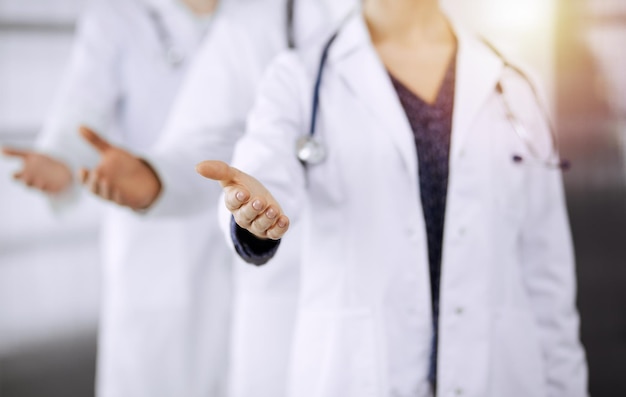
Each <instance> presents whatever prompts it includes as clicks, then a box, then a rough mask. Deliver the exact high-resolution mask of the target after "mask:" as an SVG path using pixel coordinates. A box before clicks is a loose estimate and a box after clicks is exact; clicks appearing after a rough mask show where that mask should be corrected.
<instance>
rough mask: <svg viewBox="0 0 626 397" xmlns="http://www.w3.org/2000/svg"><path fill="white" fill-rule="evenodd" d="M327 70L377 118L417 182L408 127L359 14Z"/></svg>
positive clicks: (346, 29) (343, 35) (343, 32)
mask: <svg viewBox="0 0 626 397" xmlns="http://www.w3.org/2000/svg"><path fill="white" fill-rule="evenodd" d="M329 67H332V68H333V69H335V70H336V71H337V73H338V75H339V76H340V78H341V79H342V80H343V81H344V82H345V83H346V84H347V86H348V87H349V89H350V90H351V91H352V93H353V94H354V100H355V101H359V102H361V103H363V104H364V106H365V107H366V108H367V110H368V112H369V113H370V114H371V115H372V116H373V117H374V118H376V121H378V123H376V124H375V126H376V127H378V128H381V129H382V130H383V131H382V133H384V134H386V135H388V136H389V137H390V139H392V140H393V142H394V143H395V146H396V147H397V149H398V151H399V153H400V155H401V157H402V159H403V161H404V163H405V165H406V167H407V169H408V171H409V172H410V173H411V175H412V176H413V177H414V178H413V180H417V154H416V150H415V143H414V141H413V133H412V131H411V127H410V125H409V122H408V119H407V117H406V114H405V113H404V110H403V108H402V105H401V104H400V100H399V99H398V96H397V94H396V91H395V89H394V88H393V85H392V83H391V80H390V78H389V75H388V73H387V70H386V69H385V66H384V65H383V64H382V62H381V61H380V59H379V57H378V55H377V54H376V51H375V49H374V47H373V46H372V44H371V40H370V36H369V33H368V31H367V28H366V26H365V23H364V21H363V18H362V16H361V14H358V15H357V16H354V17H352V18H351V19H350V20H349V21H348V22H347V23H346V25H345V26H344V27H343V29H342V30H341V32H340V34H339V36H338V37H337V41H336V42H335V44H334V48H333V49H332V51H331V53H330V56H329ZM376 127H375V128H376Z"/></svg>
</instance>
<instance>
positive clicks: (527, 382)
mask: <svg viewBox="0 0 626 397" xmlns="http://www.w3.org/2000/svg"><path fill="white" fill-rule="evenodd" d="M447 20H448V19H447V18H446V17H445V16H444V15H443V13H442V12H441V11H440V10H439V8H438V5H437V2H436V1H435V0H413V1H400V0H398V1H393V2H388V1H387V2H385V1H383V0H366V1H365V3H364V10H363V16H361V15H357V16H355V17H353V18H351V19H350V20H349V21H348V22H347V23H346V24H345V25H344V26H343V28H342V29H341V30H340V32H339V34H338V36H337V38H336V40H335V42H334V43H333V44H332V45H331V47H330V50H329V53H328V59H327V62H326V66H325V68H324V74H323V78H322V83H321V90H320V102H319V106H320V108H319V114H318V118H317V129H316V132H315V135H314V137H315V139H316V140H317V142H319V143H320V144H322V145H323V146H324V147H325V148H326V158H325V160H324V161H322V162H321V163H314V162H311V163H305V164H303V163H302V162H301V161H300V159H299V158H298V157H297V155H296V141H297V140H298V139H299V138H302V137H303V136H306V135H307V134H308V129H309V123H310V117H311V115H312V93H313V87H314V83H315V80H316V78H315V76H316V74H317V71H318V65H319V64H320V54H321V52H322V51H321V48H322V45H318V46H315V47H314V48H311V49H308V50H306V51H298V52H295V53H289V54H286V55H285V56H282V57H281V58H280V59H278V60H277V61H275V63H274V64H273V65H272V67H271V69H270V72H269V73H268V75H267V79H266V80H265V81H264V83H263V84H262V86H261V89H260V93H259V97H258V98H257V103H256V105H255V108H254V110H253V111H252V114H251V116H250V119H249V125H248V130H247V134H246V136H244V137H243V138H242V139H241V140H240V142H239V143H238V146H237V149H236V151H235V155H234V160H233V165H234V167H236V168H233V167H229V166H228V165H226V164H224V163H221V162H219V161H207V162H205V163H202V164H200V165H199V166H198V170H199V172H200V173H201V174H203V175H204V176H207V177H209V178H212V179H215V180H219V181H220V183H221V185H222V186H223V188H224V192H225V200H226V207H227V208H228V209H229V210H230V212H228V211H224V212H225V214H224V215H225V218H224V221H225V222H226V223H228V224H229V226H227V228H230V233H229V237H231V236H234V237H233V240H234V242H235V243H236V244H235V245H236V246H237V249H238V252H240V253H241V255H242V256H243V257H245V258H246V259H247V260H249V261H251V262H255V263H262V262H264V261H267V260H269V263H267V264H266V265H265V266H270V267H271V266H272V261H271V259H270V258H271V256H272V254H273V250H276V249H278V252H280V249H281V246H280V245H281V244H282V242H281V241H280V240H277V239H279V238H280V237H282V236H283V235H285V232H286V230H287V229H288V227H289V224H290V223H292V224H293V225H299V226H298V227H302V228H303V233H302V234H303V236H304V238H303V240H302V252H301V256H300V260H301V261H302V270H301V284H300V289H301V291H300V298H299V309H298V320H297V326H296V333H295V347H294V352H293V362H292V368H291V369H292V372H291V377H290V390H289V392H290V393H289V395H290V396H292V397H309V396H310V397H313V396H315V397H364V396H377V397H383V396H403V397H404V396H407V397H408V396H411V397H416V396H431V395H433V394H434V392H435V390H436V394H437V395H441V396H471V397H502V396H507V397H547V396H551V397H555V396H559V397H575V396H576V397H578V396H581V397H582V396H585V395H587V389H586V385H587V368H586V361H585V354H584V351H583V348H582V346H581V344H580V342H579V334H578V332H579V317H578V314H577V310H576V307H575V292H576V287H575V286H576V282H575V272H574V262H573V252H572V244H571V240H570V235H569V226H568V221H567V215H566V208H565V202H564V196H563V190H562V184H561V175H560V172H559V170H558V169H556V168H554V167H551V166H548V165H547V164H544V163H545V162H547V161H548V160H554V159H553V158H551V156H550V153H551V150H552V142H551V140H550V133H549V131H548V128H547V126H546V122H545V118H544V117H543V113H542V111H541V110H540V107H539V105H538V102H537V101H536V98H535V97H534V95H533V93H532V92H531V89H530V87H529V84H528V83H527V81H526V80H525V79H523V78H522V77H520V75H519V74H518V73H516V72H514V71H513V70H512V69H511V68H510V67H505V64H504V62H503V59H501V58H500V57H498V56H496V54H495V53H494V51H492V50H491V49H490V48H488V47H487V46H486V45H485V44H484V43H482V42H481V41H479V40H477V39H476V38H474V36H473V35H471V34H469V33H467V32H465V31H464V30H463V29H462V28H461V27H460V26H459V25H458V24H453V25H451V24H448V22H446V21H447ZM414 46H416V47H414ZM415 48H418V50H416V49H415ZM398 50H399V51H398ZM454 59H456V62H453V61H452V60H454ZM449 63H450V64H454V65H455V70H456V71H455V73H454V78H455V83H454V108H453V113H452V116H451V117H452V127H451V144H450V146H449V175H448V185H447V202H446V207H445V227H444V232H443V236H442V240H441V244H442V252H443V255H442V259H441V279H440V286H439V288H440V298H439V312H438V313H439V320H438V328H437V329H438V335H439V342H438V351H437V352H436V357H437V366H436V369H437V372H436V379H435V380H434V381H433V380H432V379H430V378H429V375H430V374H431V364H432V362H433V361H432V358H433V352H434V351H435V350H434V346H433V330H434V328H433V313H434V309H433V302H432V297H431V282H430V275H429V273H430V271H429V270H430V269H429V252H428V247H429V244H428V238H427V237H428V236H427V234H428V233H427V230H426V225H425V223H426V222H425V213H424V211H423V209H422V204H423V203H422V199H421V197H422V196H421V192H420V178H421V174H420V170H419V169H418V153H417V150H416V144H415V142H414V137H413V131H412V126H411V125H410V123H409V118H408V117H407V114H406V113H405V111H404V110H403V105H402V104H401V102H400V100H399V96H398V94H397V93H396V91H395V90H394V84H393V83H392V79H391V78H390V73H391V74H392V75H393V76H394V77H395V78H399V79H400V81H402V82H404V83H406V85H407V86H408V87H410V89H411V90H413V91H415V92H417V93H418V94H419V95H420V96H421V97H422V98H431V99H432V98H433V97H436V96H437V86H438V85H439V83H438V82H441V81H445V79H444V78H443V77H442V75H443V74H444V72H443V70H445V69H446V67H449V66H446V65H448V64H449ZM413 72H415V73H413ZM441 84H442V85H443V83H441ZM500 87H502V88H503V90H504V95H506V99H507V103H508V104H509V106H510V107H511V108H512V110H513V113H514V114H515V119H516V120H517V121H519V122H522V123H523V125H524V126H525V128H526V129H527V130H528V131H529V133H530V135H531V141H530V142H531V145H529V144H528V142H525V141H524V140H522V139H520V137H519V136H518V135H517V134H516V133H515V131H514V129H513V125H512V123H511V122H510V120H508V119H507V116H506V112H505V106H504V104H503V101H502V96H501V95H500V94H499V93H498V91H499V88H500ZM426 100H428V99H426ZM428 101H429V103H430V100H428ZM531 149H533V150H535V151H536V152H537V153H534V154H533V153H531ZM544 160H545V161H544ZM251 175H252V176H254V177H256V178H257V179H255V178H253V177H252V176H251ZM270 192H271V193H270ZM231 214H232V218H231ZM235 222H236V224H235ZM285 236H288V233H287V234H286V235H285ZM272 240H274V241H272Z"/></svg>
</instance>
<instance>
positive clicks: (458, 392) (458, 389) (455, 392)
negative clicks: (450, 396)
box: [454, 388, 463, 396]
mask: <svg viewBox="0 0 626 397" xmlns="http://www.w3.org/2000/svg"><path fill="white" fill-rule="evenodd" d="M454 395H455V396H462V395H463V389H461V388H456V389H454Z"/></svg>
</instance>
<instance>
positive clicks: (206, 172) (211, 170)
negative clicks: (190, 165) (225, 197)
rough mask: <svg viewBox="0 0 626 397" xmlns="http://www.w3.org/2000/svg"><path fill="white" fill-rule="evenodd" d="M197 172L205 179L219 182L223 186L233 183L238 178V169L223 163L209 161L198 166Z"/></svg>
mask: <svg viewBox="0 0 626 397" xmlns="http://www.w3.org/2000/svg"><path fill="white" fill-rule="evenodd" d="M196 172H197V173H198V174H200V175H202V176H203V177H205V178H208V179H213V180H215V181H219V182H221V183H222V185H225V184H227V183H228V182H232V181H233V180H234V179H235V178H236V176H237V169H236V168H233V167H231V166H229V165H228V164H226V163H225V162H223V161H217V160H208V161H203V162H201V163H200V164H198V165H196Z"/></svg>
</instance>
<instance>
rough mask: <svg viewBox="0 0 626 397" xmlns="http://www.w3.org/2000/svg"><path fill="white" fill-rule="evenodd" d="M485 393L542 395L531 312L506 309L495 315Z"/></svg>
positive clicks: (522, 396) (543, 388)
mask: <svg viewBox="0 0 626 397" xmlns="http://www.w3.org/2000/svg"><path fill="white" fill-rule="evenodd" d="M489 396H493V397H496V396H508V397H545V396H546V376H545V365H544V359H543V354H542V349H541V344H540V341H539V336H538V331H537V325H536V322H535V320H534V317H533V315H532V313H530V312H526V311H521V310H510V311H506V312H499V313H497V314H496V316H495V319H494V328H493V337H492V362H491V387H490V393H489Z"/></svg>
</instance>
